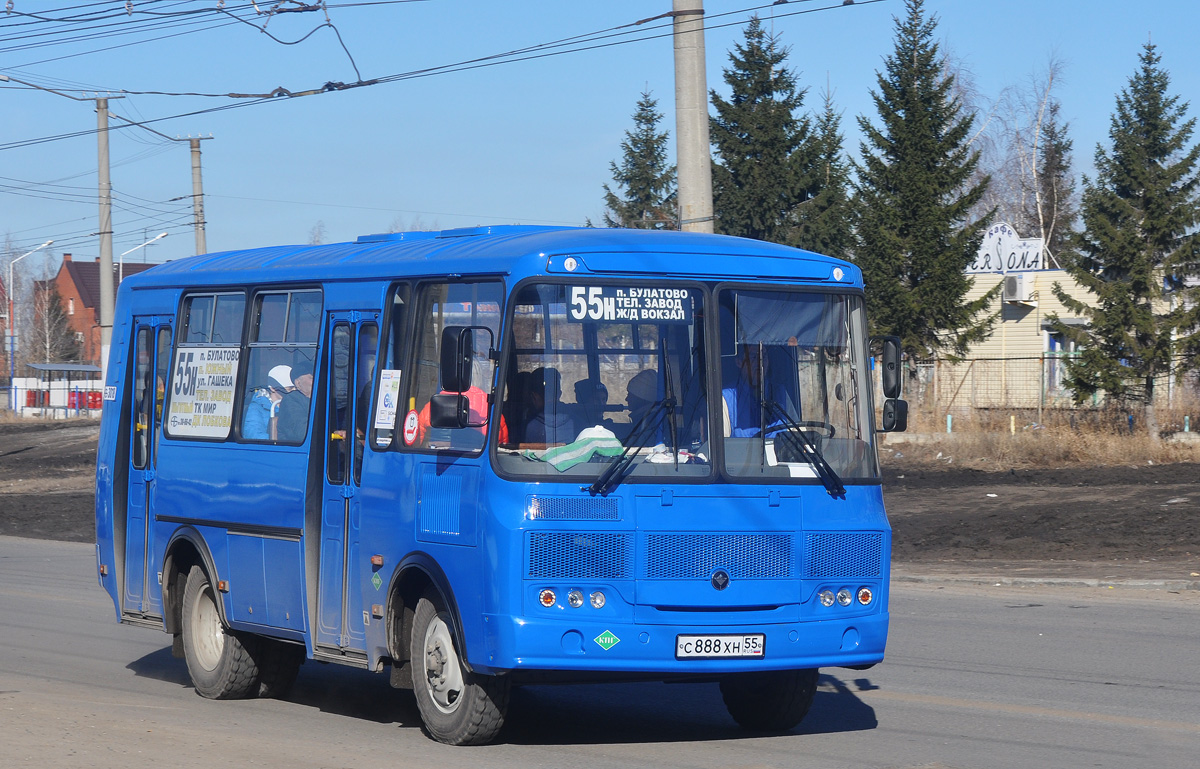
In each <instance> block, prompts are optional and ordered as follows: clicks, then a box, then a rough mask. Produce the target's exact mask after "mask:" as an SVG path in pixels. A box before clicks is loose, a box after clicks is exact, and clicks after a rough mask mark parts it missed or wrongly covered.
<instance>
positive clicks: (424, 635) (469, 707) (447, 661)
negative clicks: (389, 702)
mask: <svg viewBox="0 0 1200 769" xmlns="http://www.w3.org/2000/svg"><path fill="white" fill-rule="evenodd" d="M451 622H453V620H452V618H451V617H450V612H449V611H448V610H447V609H446V607H445V605H444V604H443V602H442V598H441V596H440V595H439V594H438V593H437V591H435V590H430V591H428V592H426V593H425V595H424V596H423V597H422V598H421V600H419V601H418V602H417V611H416V614H415V615H414V617H413V628H412V636H411V638H410V640H409V653H410V655H411V656H410V659H411V660H412V668H413V694H415V695H416V698H417V709H418V710H420V711H421V720H422V721H423V722H424V723H425V728H426V730H427V731H428V732H429V734H430V736H431V737H433V738H434V739H435V740H437V741H438V742H444V743H446V744H447V745H482V744H485V743H487V742H491V741H492V740H493V739H494V738H495V737H496V734H497V733H498V732H499V731H500V727H502V726H503V725H504V714H505V711H507V709H508V694H509V685H508V681H507V679H504V678H498V677H496V676H486V675H480V674H478V673H472V672H470V671H468V670H467V669H466V667H465V666H464V665H463V663H462V653H461V651H460V650H459V649H457V648H456V645H455V642H454V633H453V631H452V630H451V624H450V623H451Z"/></svg>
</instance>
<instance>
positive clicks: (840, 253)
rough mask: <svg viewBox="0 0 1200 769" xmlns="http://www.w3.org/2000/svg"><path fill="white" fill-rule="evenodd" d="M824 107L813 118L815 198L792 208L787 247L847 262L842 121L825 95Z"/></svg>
mask: <svg viewBox="0 0 1200 769" xmlns="http://www.w3.org/2000/svg"><path fill="white" fill-rule="evenodd" d="M824 98H825V107H824V109H823V110H822V111H821V114H820V115H818V116H817V121H816V137H815V143H814V146H815V150H816V162H815V164H814V168H813V172H814V175H815V184H814V185H812V186H813V187H814V188H817V189H819V191H818V192H817V193H816V195H815V196H814V197H812V198H809V199H808V200H807V201H805V202H803V203H801V204H800V205H799V206H797V208H796V214H795V223H794V226H793V227H792V229H791V232H790V233H789V236H788V245H792V246H796V247H797V248H805V249H808V250H809V251H816V252H817V253H820V254H826V255H827V256H835V257H837V258H839V259H847V258H849V256H850V253H851V250H852V247H853V240H854V238H853V234H852V231H851V228H850V198H849V194H848V189H849V185H850V173H849V168H848V167H847V164H846V159H845V156H844V151H843V146H842V118H841V115H839V114H838V112H837V110H835V109H834V106H833V97H832V94H830V93H828V92H826V93H825V97H824Z"/></svg>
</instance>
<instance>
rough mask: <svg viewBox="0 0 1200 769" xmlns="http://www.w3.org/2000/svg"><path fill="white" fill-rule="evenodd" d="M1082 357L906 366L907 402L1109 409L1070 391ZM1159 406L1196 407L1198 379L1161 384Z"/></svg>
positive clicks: (930, 407)
mask: <svg viewBox="0 0 1200 769" xmlns="http://www.w3.org/2000/svg"><path fill="white" fill-rule="evenodd" d="M1077 354H1078V353H1060V354H1046V355H1042V356H1039V357H1036V358H974V359H968V360H961V361H946V360H906V361H905V369H906V372H907V373H908V376H906V377H905V378H904V388H905V398H907V399H908V400H909V403H910V404H911V408H913V409H917V410H923V411H926V412H931V413H940V414H969V413H971V412H973V411H977V410H982V409H1021V410H1036V411H1038V412H1042V411H1043V410H1045V409H1056V410H1071V409H1077V408H1096V407H1099V406H1102V405H1104V398H1103V395H1097V396H1095V397H1092V398H1089V399H1088V400H1087V401H1085V402H1084V403H1082V404H1078V405H1077V404H1076V403H1075V399H1074V392H1073V391H1072V390H1071V389H1070V388H1068V387H1067V386H1066V385H1065V383H1064V379H1065V376H1066V362H1067V359H1069V358H1070V357H1073V356H1075V355H1077ZM1154 389H1155V398H1154V400H1155V405H1157V406H1165V407H1168V408H1173V407H1176V406H1185V407H1186V406H1190V405H1192V404H1194V403H1196V401H1197V399H1198V398H1200V389H1198V382H1197V377H1196V374H1195V373H1194V372H1193V374H1191V375H1189V376H1188V377H1185V379H1184V381H1183V382H1177V381H1176V380H1175V379H1174V378H1173V377H1170V376H1165V375H1164V376H1162V377H1160V378H1158V379H1156V380H1155V388H1154Z"/></svg>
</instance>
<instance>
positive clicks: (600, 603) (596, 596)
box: [591, 590, 604, 609]
mask: <svg viewBox="0 0 1200 769" xmlns="http://www.w3.org/2000/svg"><path fill="white" fill-rule="evenodd" d="M591 601H592V608H593V609H603V608H604V593H601V592H600V591H599V590H597V591H596V592H594V593H592V595H591Z"/></svg>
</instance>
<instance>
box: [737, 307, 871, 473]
mask: <svg viewBox="0 0 1200 769" xmlns="http://www.w3.org/2000/svg"><path fill="white" fill-rule="evenodd" d="M718 304H719V307H720V312H719V323H720V342H721V345H720V346H721V360H720V364H719V365H720V372H721V375H720V376H721V420H722V425H721V426H720V431H719V434H720V435H722V436H724V448H725V451H724V454H725V467H726V470H727V471H728V472H729V473H730V474H731V475H734V476H738V477H742V478H778V477H785V478H786V477H791V478H807V479H813V480H814V481H815V480H816V479H817V478H818V477H819V476H818V468H816V467H814V464H813V462H811V461H808V460H807V459H806V455H805V451H804V449H803V446H804V445H806V444H809V443H811V445H812V446H814V447H815V449H816V451H817V453H818V454H819V455H820V456H821V457H823V458H824V460H825V461H826V462H827V463H828V465H829V467H830V468H831V469H832V470H833V472H834V473H835V474H836V476H838V477H839V478H841V479H850V478H873V477H875V476H877V475H878V469H877V465H876V459H875V451H874V448H873V446H872V440H873V430H872V420H871V404H870V380H869V379H868V371H867V366H866V361H865V351H866V344H865V332H866V325H865V322H864V318H863V308H862V300H861V298H859V297H856V296H847V295H842V294H825V293H802V292H800V291H787V290H771V291H764V290H761V289H754V290H752V289H727V290H723V291H721V292H720V293H719V295H718ZM764 425H765V426H766V427H765V429H764V427H763V426H764ZM797 433H802V434H797Z"/></svg>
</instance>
